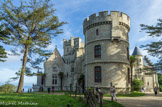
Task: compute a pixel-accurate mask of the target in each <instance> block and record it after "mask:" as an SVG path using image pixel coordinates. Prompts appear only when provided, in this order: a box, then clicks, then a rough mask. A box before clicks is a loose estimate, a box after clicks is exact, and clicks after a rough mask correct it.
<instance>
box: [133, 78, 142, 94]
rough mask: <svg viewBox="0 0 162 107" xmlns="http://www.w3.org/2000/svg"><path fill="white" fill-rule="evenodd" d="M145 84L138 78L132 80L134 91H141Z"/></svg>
mask: <svg viewBox="0 0 162 107" xmlns="http://www.w3.org/2000/svg"><path fill="white" fill-rule="evenodd" d="M142 86H143V82H142V81H141V80H139V79H137V78H135V79H134V80H133V81H132V91H140V90H141V87H142Z"/></svg>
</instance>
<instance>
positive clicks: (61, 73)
mask: <svg viewBox="0 0 162 107" xmlns="http://www.w3.org/2000/svg"><path fill="white" fill-rule="evenodd" d="M59 77H60V79H61V84H60V85H61V90H62V80H63V77H64V73H63V72H59Z"/></svg>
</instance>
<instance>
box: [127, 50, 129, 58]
mask: <svg viewBox="0 0 162 107" xmlns="http://www.w3.org/2000/svg"><path fill="white" fill-rule="evenodd" d="M127 59H128V60H129V49H128V47H127Z"/></svg>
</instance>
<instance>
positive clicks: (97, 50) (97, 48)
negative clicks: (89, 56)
mask: <svg viewBox="0 0 162 107" xmlns="http://www.w3.org/2000/svg"><path fill="white" fill-rule="evenodd" d="M94 58H101V45H95V46H94Z"/></svg>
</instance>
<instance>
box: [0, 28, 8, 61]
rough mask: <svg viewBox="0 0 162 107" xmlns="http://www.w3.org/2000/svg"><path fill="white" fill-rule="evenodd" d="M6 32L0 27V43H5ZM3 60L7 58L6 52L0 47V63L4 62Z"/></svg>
mask: <svg viewBox="0 0 162 107" xmlns="http://www.w3.org/2000/svg"><path fill="white" fill-rule="evenodd" d="M7 34H8V33H7V32H6V31H5V30H4V29H3V26H0V42H3V43H5V42H6V41H7V38H8V36H7ZM4 58H7V52H6V51H5V49H4V48H3V46H1V45H0V62H4V61H6V60H4Z"/></svg>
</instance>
